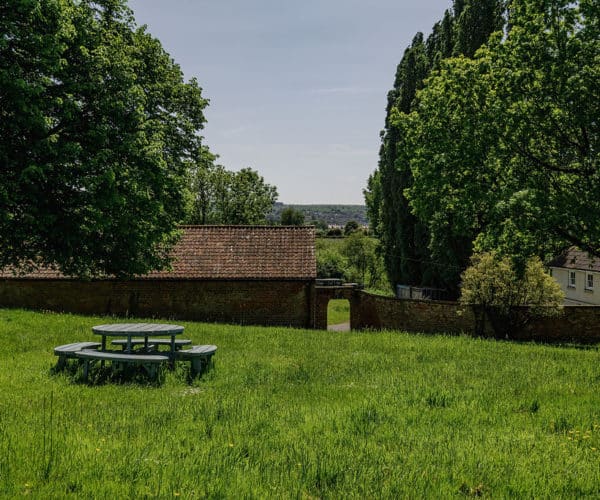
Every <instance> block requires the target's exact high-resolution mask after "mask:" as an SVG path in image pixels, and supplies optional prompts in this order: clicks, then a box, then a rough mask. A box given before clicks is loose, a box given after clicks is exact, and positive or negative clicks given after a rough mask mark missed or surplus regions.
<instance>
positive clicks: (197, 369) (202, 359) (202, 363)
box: [190, 356, 212, 377]
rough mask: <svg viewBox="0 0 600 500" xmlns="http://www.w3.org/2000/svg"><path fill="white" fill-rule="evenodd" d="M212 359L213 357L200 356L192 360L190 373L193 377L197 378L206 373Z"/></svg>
mask: <svg viewBox="0 0 600 500" xmlns="http://www.w3.org/2000/svg"><path fill="white" fill-rule="evenodd" d="M211 357H212V356H198V357H197V358H192V359H191V367H190V372H191V374H192V377H196V376H198V375H202V374H203V373H204V371H205V370H206V369H207V368H208V365H209V364H210V359H211Z"/></svg>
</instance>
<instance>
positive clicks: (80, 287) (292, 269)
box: [0, 226, 317, 327]
mask: <svg viewBox="0 0 600 500" xmlns="http://www.w3.org/2000/svg"><path fill="white" fill-rule="evenodd" d="M181 229H182V232H183V235H182V237H181V240H180V241H179V243H177V245H176V246H175V247H174V248H173V262H172V269H171V270H168V271H154V272H151V273H149V274H147V275H144V276H139V277H136V278H135V279H132V280H126V281H123V280H117V279H111V278H107V279H98V280H92V281H82V280H80V279H77V278H74V277H69V276H64V275H62V274H60V273H58V272H55V271H52V270H48V269H40V270H37V271H35V272H32V273H29V274H26V275H21V276H15V275H13V274H12V273H11V272H8V271H4V272H2V273H0V306H2V307H24V308H30V309H46V310H53V311H61V312H62V311H64V312H73V313H83V314H115V315H119V316H122V315H130V316H137V317H162V318H173V319H175V318H177V319H187V320H197V321H215V322H230V323H241V324H261V325H285V326H294V327H312V326H313V324H314V317H313V316H314V313H313V310H314V302H315V279H316V274H317V270H316V256H315V230H314V228H313V227H306V226H290V227H288V226H182V228H181Z"/></svg>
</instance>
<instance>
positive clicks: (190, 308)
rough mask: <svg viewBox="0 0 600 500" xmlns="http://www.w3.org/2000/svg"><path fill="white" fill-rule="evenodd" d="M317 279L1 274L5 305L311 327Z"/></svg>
mask: <svg viewBox="0 0 600 500" xmlns="http://www.w3.org/2000/svg"><path fill="white" fill-rule="evenodd" d="M313 303H314V285H313V282H312V281H170V280H139V281H93V282H81V281H69V280H16V279H10V280H0V307H24V308H28V309H49V310H54V311H65V312H73V313H82V314H115V315H119V316H122V315H132V316H138V317H162V318H173V319H175V318H179V319H187V320H197V321H211V322H212V321H215V322H227V323H245V324H259V325H286V326H288V325H289V326H295V327H310V326H312V324H313V323H312V322H313V314H312V310H313Z"/></svg>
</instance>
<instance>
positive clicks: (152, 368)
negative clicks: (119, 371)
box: [75, 349, 169, 380]
mask: <svg viewBox="0 0 600 500" xmlns="http://www.w3.org/2000/svg"><path fill="white" fill-rule="evenodd" d="M75 357H76V358H79V359H82V360H83V361H84V365H83V379H84V380H87V377H88V373H89V367H90V363H93V362H95V361H110V362H111V365H115V364H117V365H118V364H123V365H129V364H133V365H140V366H143V367H144V369H145V370H146V372H148V375H149V376H150V378H152V379H156V377H157V375H158V368H159V367H160V365H161V364H163V363H166V362H168V361H169V356H161V355H159V354H126V353H121V352H111V351H95V350H92V349H82V350H80V351H77V352H75Z"/></svg>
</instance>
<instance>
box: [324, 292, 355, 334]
mask: <svg viewBox="0 0 600 500" xmlns="http://www.w3.org/2000/svg"><path fill="white" fill-rule="evenodd" d="M327 329H328V330H332V331H337V332H349V331H350V301H349V300H348V299H332V300H330V301H329V303H328V304H327Z"/></svg>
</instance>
